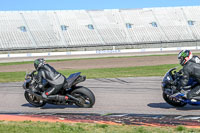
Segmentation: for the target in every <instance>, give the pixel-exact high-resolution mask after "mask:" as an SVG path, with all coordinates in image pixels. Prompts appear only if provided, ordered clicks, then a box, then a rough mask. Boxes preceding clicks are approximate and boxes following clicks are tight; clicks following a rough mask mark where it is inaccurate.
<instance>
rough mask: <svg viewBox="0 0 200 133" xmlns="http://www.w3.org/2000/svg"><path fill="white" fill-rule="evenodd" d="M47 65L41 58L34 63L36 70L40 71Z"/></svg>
mask: <svg viewBox="0 0 200 133" xmlns="http://www.w3.org/2000/svg"><path fill="white" fill-rule="evenodd" d="M44 63H45V60H44V59H43V58H39V59H36V60H35V61H34V67H35V69H36V70H39V69H40V68H41V67H42V66H43V65H44Z"/></svg>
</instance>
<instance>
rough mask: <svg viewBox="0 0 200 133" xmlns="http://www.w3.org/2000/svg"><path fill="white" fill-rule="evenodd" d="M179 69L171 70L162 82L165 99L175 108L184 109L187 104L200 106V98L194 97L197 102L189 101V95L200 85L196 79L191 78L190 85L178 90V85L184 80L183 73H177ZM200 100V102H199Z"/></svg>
mask: <svg viewBox="0 0 200 133" xmlns="http://www.w3.org/2000/svg"><path fill="white" fill-rule="evenodd" d="M176 69H177V67H175V68H172V69H170V70H169V71H168V72H167V73H166V74H165V76H164V77H163V80H162V91H163V94H162V96H163V99H164V100H165V101H166V102H167V103H168V104H170V105H172V106H174V107H184V106H185V105H187V104H190V105H200V97H196V98H195V97H194V99H197V101H196V102H193V101H191V100H190V99H187V97H186V95H187V93H188V92H189V91H190V90H191V89H192V88H194V87H195V86H196V85H197V84H198V83H197V81H195V80H194V79H192V78H190V79H189V81H188V84H187V85H186V86H185V87H183V88H180V89H179V90H178V89H177V83H178V81H179V80H180V79H181V78H182V75H181V71H179V72H176V71H175V70H176ZM198 99H199V100H198Z"/></svg>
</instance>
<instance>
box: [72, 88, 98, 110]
mask: <svg viewBox="0 0 200 133" xmlns="http://www.w3.org/2000/svg"><path fill="white" fill-rule="evenodd" d="M71 95H72V96H74V97H76V98H77V99H79V102H75V104H76V105H77V106H78V107H82V108H91V107H92V106H93V105H94V103H95V96H94V94H93V93H92V91H91V90H89V89H88V88H86V87H81V88H78V89H75V90H74V91H72V93H71Z"/></svg>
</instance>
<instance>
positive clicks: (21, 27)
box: [19, 26, 27, 32]
mask: <svg viewBox="0 0 200 133" xmlns="http://www.w3.org/2000/svg"><path fill="white" fill-rule="evenodd" d="M19 29H20V31H22V32H26V31H27V30H26V27H25V26H20V27H19Z"/></svg>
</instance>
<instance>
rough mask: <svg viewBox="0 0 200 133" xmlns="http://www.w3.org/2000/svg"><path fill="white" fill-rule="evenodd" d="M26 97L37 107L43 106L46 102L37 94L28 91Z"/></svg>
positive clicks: (25, 93)
mask: <svg viewBox="0 0 200 133" xmlns="http://www.w3.org/2000/svg"><path fill="white" fill-rule="evenodd" d="M24 97H25V99H26V100H27V101H28V102H29V103H30V104H31V105H33V106H35V107H42V106H44V105H45V104H46V102H44V101H43V100H40V99H39V98H37V97H36V96H34V95H32V94H30V93H28V92H27V91H25V92H24Z"/></svg>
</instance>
